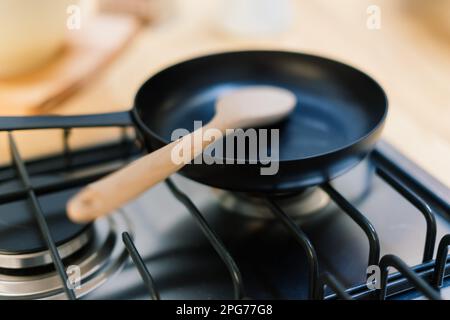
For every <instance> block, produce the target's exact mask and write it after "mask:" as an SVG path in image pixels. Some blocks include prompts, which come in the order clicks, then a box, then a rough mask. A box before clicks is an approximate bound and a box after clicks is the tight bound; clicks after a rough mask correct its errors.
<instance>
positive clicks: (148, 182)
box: [67, 119, 225, 222]
mask: <svg viewBox="0 0 450 320" xmlns="http://www.w3.org/2000/svg"><path fill="white" fill-rule="evenodd" d="M210 128H215V129H219V131H220V132H221V133H222V134H224V132H225V128H224V125H223V124H222V123H221V122H220V121H216V119H213V120H212V121H211V122H210V123H209V124H208V125H206V126H204V127H203V128H201V129H198V130H196V131H194V132H192V133H191V134H189V135H186V136H184V137H183V138H181V139H179V140H177V141H174V142H172V143H170V144H168V145H167V146H165V147H163V148H161V149H158V150H157V151H154V152H153V153H150V154H148V155H146V156H144V157H142V158H140V159H138V160H136V161H134V162H132V163H131V164H129V165H128V166H126V167H125V168H123V169H121V170H119V171H116V172H114V173H112V174H110V175H108V176H106V177H105V178H103V179H100V180H98V181H96V182H94V183H91V184H89V185H88V186H87V187H85V188H84V189H83V190H82V191H81V192H80V193H79V194H77V195H75V196H74V197H73V198H72V199H71V200H70V201H69V203H68V205H67V211H68V212H67V213H68V215H69V217H70V219H71V220H72V221H75V222H89V221H92V220H94V219H96V218H98V217H101V216H103V215H105V214H108V213H110V212H111V211H113V210H115V209H117V208H120V207H121V206H123V205H124V204H126V203H127V202H128V201H130V200H132V199H134V198H136V197H137V196H138V195H140V194H141V193H142V192H144V191H146V190H147V189H149V188H151V187H152V186H154V185H155V184H157V183H159V182H161V181H163V180H164V179H166V178H167V177H168V176H170V175H171V174H172V173H175V172H177V171H178V170H180V169H181V168H182V167H183V166H185V165H186V162H181V163H176V162H175V161H173V159H172V150H173V149H174V148H175V147H177V150H180V149H181V148H183V149H182V150H188V149H189V150H191V152H190V159H189V160H192V159H194V158H195V157H197V156H198V155H200V154H201V153H202V152H203V150H204V149H205V148H206V147H207V146H208V145H209V144H211V143H212V142H213V141H203V139H202V137H200V138H199V137H198V136H197V137H196V136H195V135H199V134H201V133H202V132H204V130H207V129H210ZM178 148H180V149H178Z"/></svg>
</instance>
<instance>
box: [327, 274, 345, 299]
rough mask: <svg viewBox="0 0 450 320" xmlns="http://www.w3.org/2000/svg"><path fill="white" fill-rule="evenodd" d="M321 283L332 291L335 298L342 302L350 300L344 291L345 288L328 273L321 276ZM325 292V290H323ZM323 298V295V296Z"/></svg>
mask: <svg viewBox="0 0 450 320" xmlns="http://www.w3.org/2000/svg"><path fill="white" fill-rule="evenodd" d="M322 283H323V284H324V285H325V286H327V287H329V288H330V289H332V290H333V291H334V292H335V293H336V296H337V297H338V298H340V299H342V300H352V297H351V296H350V295H349V294H348V293H347V292H346V291H345V287H344V286H343V285H342V283H340V282H339V281H338V280H337V279H336V278H335V277H334V276H332V275H331V274H330V273H328V272H325V273H324V274H322ZM324 291H325V290H324ZM323 297H324V298H325V295H324V296H323Z"/></svg>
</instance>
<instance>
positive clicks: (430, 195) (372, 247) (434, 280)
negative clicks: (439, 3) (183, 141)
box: [0, 124, 450, 299]
mask: <svg viewBox="0 0 450 320" xmlns="http://www.w3.org/2000/svg"><path fill="white" fill-rule="evenodd" d="M20 129H21V128H20V127H18V128H17V130H20ZM36 129H40V128H39V127H37V128H36ZM61 129H62V132H63V134H62V137H63V144H62V149H63V150H62V156H63V158H64V160H65V161H64V165H63V166H59V167H58V166H55V165H48V163H52V161H53V160H54V159H56V158H52V157H49V158H47V159H46V160H45V161H46V163H47V166H45V165H44V162H45V161H44V160H36V161H31V162H27V163H25V161H24V160H23V159H22V158H21V155H20V153H19V151H18V148H17V145H16V142H15V140H14V137H13V134H12V132H11V131H13V130H15V129H14V127H11V124H9V125H8V127H7V128H6V129H5V128H3V129H2V128H0V131H8V132H7V134H8V142H9V147H10V150H11V154H12V159H13V164H14V166H15V168H16V170H15V171H16V173H15V175H16V176H15V175H14V174H12V171H11V168H1V169H0V181H1V182H5V181H9V180H12V179H14V178H15V177H17V176H18V177H19V178H20V181H21V182H22V188H20V189H16V190H13V191H9V192H5V193H3V194H0V204H2V203H7V202H10V201H14V200H17V199H28V201H29V202H30V204H31V206H32V208H33V210H32V212H33V215H34V218H35V220H36V222H37V225H38V227H39V230H40V233H41V235H42V238H43V239H44V240H45V243H46V245H47V247H48V249H49V252H50V253H51V257H52V260H53V264H54V266H55V269H56V271H57V273H58V275H59V277H60V280H61V283H62V288H63V289H64V292H65V294H66V296H67V298H68V299H76V294H75V292H74V290H73V289H71V288H70V286H69V285H68V275H67V274H66V272H65V270H64V263H63V261H62V259H61V257H60V255H59V253H58V250H57V248H56V245H55V242H54V241H53V239H52V236H51V234H50V231H49V228H48V225H47V222H46V220H45V217H44V215H43V213H42V209H41V206H40V203H39V199H38V195H41V194H46V193H51V192H53V191H57V190H61V189H67V188H70V187H74V186H82V185H84V184H86V183H89V182H91V181H94V180H96V179H98V178H99V177H101V176H103V175H105V174H107V173H109V172H111V171H113V170H115V169H117V167H119V166H120V165H123V162H126V161H127V160H129V159H130V158H131V157H132V156H133V155H136V154H138V153H139V152H141V151H136V148H135V145H134V141H133V140H132V139H130V138H129V136H128V135H127V131H126V129H125V128H124V127H123V129H122V130H123V131H122V132H123V134H122V140H121V141H119V143H118V144H115V145H114V147H113V148H110V149H108V147H105V149H104V151H105V152H99V153H98V154H97V157H96V158H95V159H90V158H89V157H85V156H84V155H85V154H86V153H89V152H91V151H92V150H90V149H86V150H71V148H70V146H69V137H70V135H71V128H70V126H69V125H64V128H61ZM106 151H108V152H106ZM57 157H60V156H57ZM371 158H372V160H373V162H374V164H375V166H376V173H377V174H378V175H379V176H380V177H381V178H382V179H383V180H384V181H386V182H387V183H388V184H389V185H390V186H392V187H393V188H394V189H395V190H396V191H397V192H398V193H399V194H400V195H402V196H403V197H404V198H405V199H407V200H408V201H409V202H411V203H412V204H413V205H414V206H415V207H416V208H417V209H418V210H419V211H420V212H421V213H422V215H423V217H424V218H425V220H426V228H427V229H426V240H425V244H424V253H423V262H422V264H420V265H417V266H413V267H409V266H408V265H407V264H406V263H405V262H404V261H402V260H401V259H400V258H399V257H398V256H395V255H385V256H383V257H381V259H380V243H379V238H378V235H377V232H376V230H375V228H374V226H373V225H372V224H371V222H370V221H369V220H368V219H367V218H366V217H365V216H364V215H363V214H362V213H361V212H360V211H359V210H358V209H356V208H355V207H354V206H353V205H352V204H351V203H350V202H349V201H348V200H346V199H345V197H344V196H343V195H342V194H340V193H339V192H338V191H337V190H336V189H335V188H333V187H332V186H331V185H330V184H328V183H327V184H324V185H323V186H322V189H323V190H324V191H325V192H326V193H327V194H328V195H329V196H330V197H331V199H332V200H333V201H334V202H335V203H336V204H337V205H338V206H339V207H340V208H341V209H342V210H343V211H344V212H345V213H346V214H348V215H349V217H350V218H351V219H352V220H353V221H354V222H355V223H356V224H357V225H358V226H359V227H360V228H361V229H362V230H363V231H364V233H365V235H366V236H367V239H368V242H369V253H368V266H369V265H374V264H376V265H379V266H380V267H381V271H382V277H381V283H380V285H381V288H380V289H378V290H370V289H368V288H367V287H366V285H365V284H361V285H359V286H357V287H353V288H345V286H344V285H343V284H342V283H341V282H340V281H339V280H338V279H337V278H336V277H335V276H333V275H332V274H331V273H329V272H327V271H324V272H322V273H321V274H320V272H319V270H320V269H319V261H318V258H317V254H316V251H315V249H314V246H313V244H312V242H311V241H310V240H309V239H308V236H307V235H306V234H305V233H304V232H303V231H302V229H301V227H300V226H299V225H298V224H296V223H295V221H294V220H293V219H292V218H291V217H289V216H288V215H287V214H286V213H285V212H284V211H283V210H282V209H281V208H280V206H279V205H278V204H277V203H276V201H275V200H274V199H271V198H267V199H266V204H267V206H268V207H269V208H270V209H271V212H272V213H273V215H274V216H275V217H276V219H278V220H279V221H280V223H281V224H282V225H284V227H285V228H286V229H287V231H288V232H289V233H290V234H291V235H292V236H293V237H294V238H295V239H296V241H297V243H298V244H299V245H300V247H301V248H302V250H304V251H305V252H306V254H307V258H308V264H309V298H310V299H364V298H365V299H386V298H388V297H390V296H394V295H395V294H397V293H399V292H403V291H405V290H409V289H413V288H415V289H417V290H418V291H420V292H422V293H423V294H424V295H425V296H426V297H428V298H429V299H440V298H441V297H440V294H439V288H440V287H441V286H442V283H443V279H444V278H445V275H446V271H447V273H448V270H449V269H450V265H448V264H449V263H450V260H449V256H448V247H449V245H450V235H446V236H444V237H443V238H442V239H441V240H440V244H439V248H438V252H437V254H436V258H435V259H433V253H434V249H435V241H436V220H435V214H436V213H435V212H434V210H433V209H432V208H431V206H430V205H429V203H430V202H433V203H434V204H436V205H437V206H439V207H440V208H442V212H443V214H444V215H448V216H450V204H449V202H447V201H445V199H443V198H442V197H441V196H440V195H436V194H435V193H434V192H433V191H431V190H430V189H428V188H427V187H426V186H424V185H423V184H422V183H421V182H420V181H418V180H416V179H415V178H414V177H413V176H411V175H410V174H409V173H408V172H405V171H404V170H402V168H400V167H398V166H397V164H396V163H395V161H392V160H391V159H389V157H387V156H385V155H384V154H383V153H382V152H380V151H379V150H376V151H374V152H373V153H372V155H371ZM111 159H115V160H121V163H120V165H118V166H115V167H114V168H111V169H108V170H104V171H102V172H98V171H96V172H95V173H93V174H89V173H87V174H85V175H81V176H80V175H77V176H73V177H70V178H67V179H64V180H63V181H58V182H54V183H48V184H41V185H39V184H33V183H32V179H31V178H30V176H31V174H36V173H45V172H54V171H55V170H61V171H64V170H66V171H70V170H72V169H73V168H75V167H84V166H86V167H87V166H90V165H95V164H96V163H101V162H102V161H105V160H111ZM166 184H167V185H168V187H169V189H170V191H171V192H172V194H173V195H174V197H175V198H176V199H177V200H179V201H180V202H181V203H182V204H183V205H184V206H185V207H186V208H187V209H188V211H189V212H190V213H191V215H192V217H193V219H194V220H195V221H196V222H197V224H198V225H199V227H200V229H201V231H202V232H203V234H204V235H205V236H206V238H207V239H208V240H209V242H210V244H211V246H212V247H213V248H214V249H215V251H216V253H217V254H218V255H219V257H220V258H221V259H222V261H223V263H224V264H225V265H226V267H227V269H228V271H229V273H230V277H231V281H232V283H233V288H234V297H235V298H236V299H244V298H251V297H248V296H246V294H245V290H244V284H243V280H242V276H241V272H240V270H239V267H238V266H237V264H236V263H235V261H234V259H233V257H232V255H231V254H230V252H229V251H228V250H227V248H226V247H225V245H224V244H223V243H222V241H221V239H220V238H219V236H218V235H217V234H216V232H215V231H214V230H213V229H212V228H211V226H210V225H209V224H208V222H207V221H206V219H205V218H204V216H203V214H202V213H201V211H200V210H199V209H198V208H197V207H196V206H195V205H194V203H193V202H192V201H191V199H190V198H189V197H188V196H187V195H186V194H185V193H183V192H182V191H181V190H180V189H179V188H178V187H177V186H176V185H175V184H174V183H173V182H172V180H170V179H168V180H166ZM122 239H123V242H124V245H125V247H126V249H127V251H128V254H129V256H130V257H131V260H132V261H133V263H134V265H135V266H136V268H137V270H138V271H139V273H140V275H141V277H142V280H143V282H144V283H145V284H146V286H147V288H148V292H149V296H150V298H151V299H160V294H159V292H158V290H157V288H156V286H155V283H154V280H153V278H152V276H151V274H150V272H149V271H148V268H147V267H146V265H145V263H144V262H143V259H142V257H141V255H140V254H139V251H138V249H137V248H136V247H135V245H134V243H133V240H132V237H131V236H130V234H128V233H123V235H122ZM389 267H394V268H395V269H396V270H398V272H396V273H393V274H388V268H389ZM325 287H328V288H329V289H331V290H332V291H333V293H332V294H328V295H326V294H325Z"/></svg>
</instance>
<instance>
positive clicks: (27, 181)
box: [0, 130, 450, 300]
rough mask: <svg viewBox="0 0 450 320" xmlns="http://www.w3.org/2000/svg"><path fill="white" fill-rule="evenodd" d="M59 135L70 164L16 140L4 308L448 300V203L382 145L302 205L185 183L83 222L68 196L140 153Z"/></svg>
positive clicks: (7, 198)
mask: <svg viewBox="0 0 450 320" xmlns="http://www.w3.org/2000/svg"><path fill="white" fill-rule="evenodd" d="M62 132H63V139H64V144H63V146H64V147H63V148H62V149H61V152H60V153H57V154H54V155H51V156H46V157H42V158H39V159H28V160H26V161H25V160H24V159H22V157H21V155H20V152H19V148H18V146H17V142H16V140H15V139H14V132H9V133H8V135H9V144H10V150H11V158H12V159H13V160H12V163H11V164H9V165H5V166H3V167H1V168H0V214H1V215H0V298H1V299H188V300H190V299H243V298H250V299H422V298H430V299H439V298H443V299H450V257H449V256H448V246H449V245H450V192H449V190H448V189H447V188H446V187H445V186H443V185H441V184H440V183H439V182H438V181H437V180H435V179H434V178H432V177H431V176H429V175H428V174H427V173H426V172H424V171H423V170H421V169H420V168H419V167H417V166H416V165H415V164H413V163H412V162H411V161H409V160H408V159H406V158H405V157H404V156H402V155H401V154H400V153H399V152H397V151H396V150H395V149H394V148H393V147H391V146H390V145H389V144H387V143H386V142H383V141H382V142H380V143H379V144H378V147H377V149H376V150H375V151H374V152H372V154H371V155H370V156H369V157H368V158H367V159H366V160H365V161H363V162H362V163H361V164H360V165H358V166H357V167H355V168H353V169H352V170H350V171H349V172H348V173H346V174H344V175H343V176H341V177H340V178H338V179H336V180H334V181H332V182H330V183H327V184H325V185H322V186H317V187H312V188H309V189H306V190H304V191H302V192H299V193H296V194H272V195H266V196H260V195H255V194H245V193H233V192H229V191H226V190H218V189H214V188H211V187H208V186H205V185H201V184H199V183H196V182H194V181H191V180H188V179H186V178H184V177H182V176H180V175H175V176H174V177H172V178H170V179H168V180H167V181H166V182H165V183H162V184H160V185H158V186H157V187H155V188H153V189H151V190H149V191H148V192H146V193H145V194H143V195H142V196H141V197H139V198H138V199H137V200H135V201H133V202H132V203H129V204H128V205H126V206H125V207H123V208H122V209H120V210H118V212H116V213H114V214H113V215H111V216H110V217H107V218H103V219H99V220H97V221H95V222H94V223H91V224H87V225H76V224H73V223H71V222H70V221H69V220H67V218H66V215H65V204H66V202H67V200H68V198H69V197H70V196H72V195H73V194H74V193H76V192H77V191H78V190H80V188H82V187H83V186H84V185H86V184H88V183H89V182H92V181H95V180H96V179H98V178H99V177H102V176H104V175H106V174H107V173H109V172H112V171H113V170H116V169H118V168H120V167H121V166H123V165H124V164H126V163H127V162H129V161H131V160H132V159H134V158H135V157H138V156H139V155H140V154H142V150H141V148H140V147H139V143H138V141H136V140H135V139H134V138H132V137H130V136H129V135H128V134H127V132H126V131H124V136H123V137H122V139H120V140H119V141H112V142H110V143H108V144H103V145H98V146H95V147H89V148H84V149H76V150H72V149H71V148H70V146H69V143H68V136H69V135H68V134H67V133H68V132H67V130H62ZM55 134H57V133H55ZM373 268H375V269H377V268H378V270H379V277H378V278H377V282H376V283H375V286H373V285H374V283H369V285H367V283H368V281H367V278H368V275H370V273H371V271H370V270H374V269H373ZM368 272H369V274H368ZM375 273H376V272H375ZM370 284H372V286H371V285H370Z"/></svg>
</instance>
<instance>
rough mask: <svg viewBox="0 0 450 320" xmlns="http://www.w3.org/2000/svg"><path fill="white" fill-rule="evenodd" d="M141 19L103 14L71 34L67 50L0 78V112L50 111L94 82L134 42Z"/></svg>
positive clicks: (11, 113)
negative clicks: (37, 65) (44, 63)
mask: <svg viewBox="0 0 450 320" xmlns="http://www.w3.org/2000/svg"><path fill="white" fill-rule="evenodd" d="M139 26H140V24H139V21H138V20H137V19H136V18H134V17H130V16H127V15H99V16H97V17H95V18H93V20H92V21H90V22H89V23H88V24H87V25H86V26H85V27H83V28H81V29H80V30H73V31H71V32H70V33H69V36H68V42H67V44H66V46H65V48H64V50H63V51H62V52H61V53H60V54H59V56H58V57H56V58H55V59H54V60H52V61H50V62H49V64H48V65H47V66H44V67H42V68H41V69H39V70H36V71H34V72H32V73H30V74H26V75H22V76H18V77H15V78H11V79H9V78H8V79H0V114H1V115H22V114H36V113H42V112H43V111H48V110H49V109H51V108H53V107H55V106H57V105H58V104H59V103H60V102H61V101H62V100H63V99H65V98H67V97H68V96H70V95H71V94H72V93H74V92H75V91H76V90H77V89H78V88H80V87H81V86H82V85H83V84H84V83H86V82H88V81H91V80H92V79H93V77H95V76H96V75H98V74H99V71H100V70H101V69H103V68H104V67H106V66H107V65H108V64H109V63H110V62H112V61H113V60H114V58H115V57H117V56H118V54H119V53H120V52H121V50H122V49H124V48H125V47H126V45H127V44H128V43H129V42H130V41H131V39H132V38H133V37H134V35H136V34H137V32H138V30H139Z"/></svg>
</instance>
